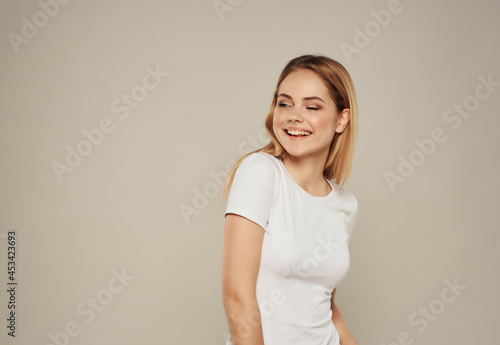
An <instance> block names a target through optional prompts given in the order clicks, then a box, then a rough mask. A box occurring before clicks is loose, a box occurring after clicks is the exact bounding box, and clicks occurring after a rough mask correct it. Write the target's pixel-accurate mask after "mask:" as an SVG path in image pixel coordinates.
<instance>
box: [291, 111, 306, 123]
mask: <svg viewBox="0 0 500 345" xmlns="http://www.w3.org/2000/svg"><path fill="white" fill-rule="evenodd" d="M302 121H303V118H302V115H300V112H299V111H298V110H297V109H293V110H291V111H289V112H288V116H287V122H302Z"/></svg>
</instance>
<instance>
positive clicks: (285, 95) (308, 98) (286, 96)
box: [278, 93, 326, 104]
mask: <svg viewBox="0 0 500 345" xmlns="http://www.w3.org/2000/svg"><path fill="white" fill-rule="evenodd" d="M278 97H285V98H288V99H292V97H291V96H290V95H287V94H286V93H280V94H279V95H278ZM314 99H318V100H320V101H321V102H323V103H325V104H326V102H325V101H323V100H322V99H321V98H319V97H317V96H312V97H304V101H310V100H314Z"/></svg>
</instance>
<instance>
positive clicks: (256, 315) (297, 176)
mask: <svg viewBox="0 0 500 345" xmlns="http://www.w3.org/2000/svg"><path fill="white" fill-rule="evenodd" d="M278 94H279V96H278V102H277V106H276V108H275V110H274V114H273V130H274V133H275V135H276V137H277V138H278V140H279V142H280V143H281V145H282V146H283V147H284V148H285V150H286V151H287V152H288V153H289V156H287V158H286V159H285V160H284V161H283V163H284V164H285V166H286V168H287V170H288V171H289V173H290V175H291V176H292V177H293V178H294V180H295V181H296V182H297V184H298V185H299V186H301V187H302V188H303V189H304V190H305V191H306V192H308V193H309V194H311V195H314V196H326V195H328V194H329V193H330V191H331V187H330V185H329V184H328V183H327V182H326V181H325V179H324V178H323V167H324V165H325V162H326V158H327V156H328V150H329V146H330V143H331V142H332V140H333V136H334V134H335V133H336V132H338V133H341V132H342V131H343V130H344V128H345V126H346V125H347V123H348V122H349V118H350V113H349V110H348V109H346V110H344V111H342V112H341V113H339V112H338V111H337V108H336V106H335V104H334V102H333V100H332V99H331V98H330V96H329V92H328V89H327V87H326V86H325V84H324V82H323V80H322V79H321V78H320V77H319V76H317V75H316V74H315V73H314V72H312V71H309V70H299V71H295V72H292V73H291V74H289V75H288V76H287V77H286V78H285V79H284V80H283V82H282V83H281V85H280V88H279V92H278ZM310 97H315V98H314V99H307V98H310ZM318 98H319V99H318ZM289 126H293V127H296V128H301V129H305V130H308V131H310V132H312V134H311V135H310V136H308V137H305V138H301V139H298V140H297V139H295V140H294V139H292V138H290V137H289V136H288V134H287V133H286V132H285V131H284V129H285V128H288V127H289ZM263 238H264V229H263V228H262V227H261V226H260V225H257V224H256V223H254V222H252V221H250V220H248V219H246V218H244V217H241V216H239V215H236V214H228V215H226V218H225V223H224V235H223V251H222V295H223V304H224V309H225V312H226V318H227V320H228V325H229V332H230V334H231V339H232V341H233V344H234V345H264V340H263V335H262V327H261V319H260V310H259V305H258V302H257V298H256V295H255V284H256V281H257V276H258V272H259V267H260V257H261V251H262V241H263ZM335 292H336V289H335V290H334V291H333V293H332V298H331V307H332V321H333V323H334V324H335V327H336V328H337V331H338V332H339V335H340V339H341V344H342V345H357V343H356V341H355V340H354V338H353V336H352V334H351V333H350V331H349V329H348V328H347V325H346V323H345V321H344V319H343V317H342V314H341V313H340V311H339V309H338V307H337V306H336V305H335V303H334V299H335Z"/></svg>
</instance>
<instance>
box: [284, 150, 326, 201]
mask: <svg viewBox="0 0 500 345" xmlns="http://www.w3.org/2000/svg"><path fill="white" fill-rule="evenodd" d="M325 162H326V157H319V156H307V157H294V156H290V155H288V156H286V157H285V158H284V159H283V164H284V165H285V167H286V169H287V170H288V172H289V173H290V175H291V176H292V177H293V179H294V180H295V182H297V184H298V185H299V186H300V187H302V189H304V190H305V191H306V192H307V193H309V194H311V195H314V196H326V195H328V194H329V193H330V191H331V187H330V185H329V184H328V182H326V181H325V178H324V177H323V170H324V167H325Z"/></svg>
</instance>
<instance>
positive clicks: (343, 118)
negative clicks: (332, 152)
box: [335, 108, 351, 133]
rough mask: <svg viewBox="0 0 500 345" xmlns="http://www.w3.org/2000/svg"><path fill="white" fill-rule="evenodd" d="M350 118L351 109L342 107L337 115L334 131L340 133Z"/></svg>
mask: <svg viewBox="0 0 500 345" xmlns="http://www.w3.org/2000/svg"><path fill="white" fill-rule="evenodd" d="M350 119H351V110H350V109H347V108H346V109H344V110H342V112H341V113H340V114H339V116H338V123H337V128H335V132H337V133H342V132H343V131H344V129H345V128H346V127H347V124H348V123H349V120H350Z"/></svg>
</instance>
